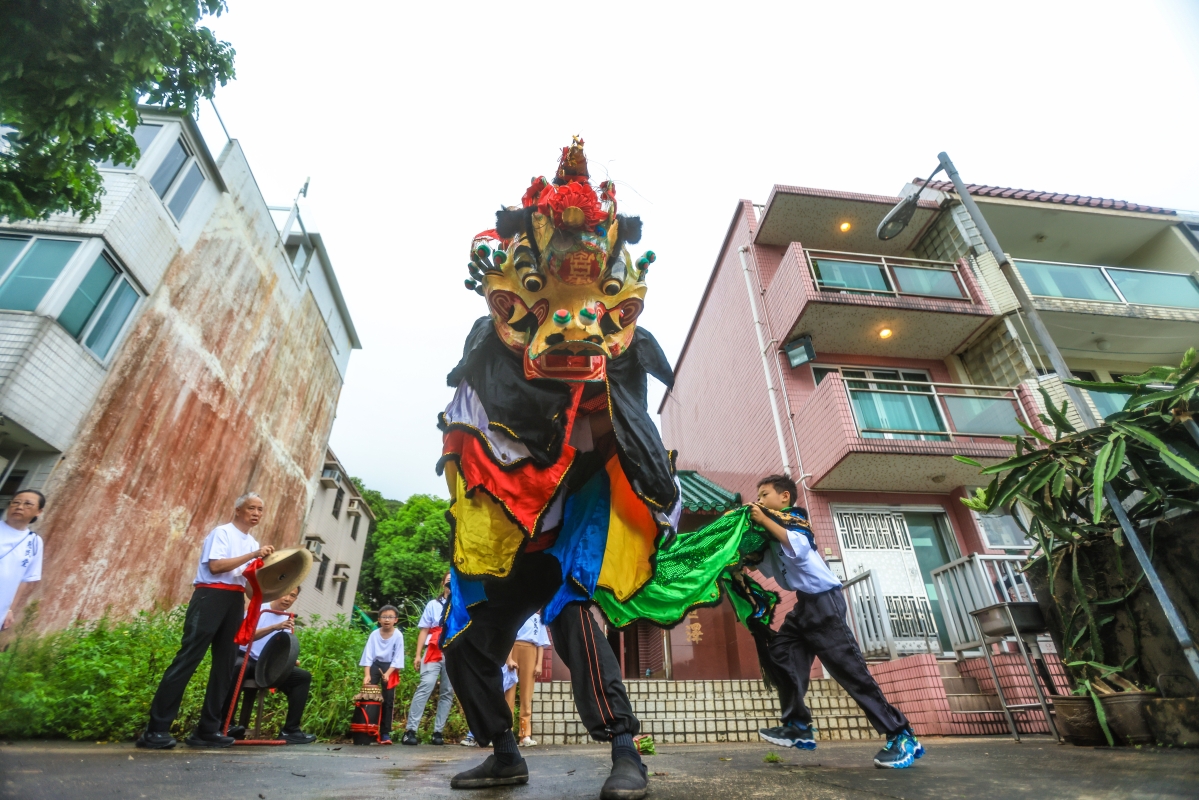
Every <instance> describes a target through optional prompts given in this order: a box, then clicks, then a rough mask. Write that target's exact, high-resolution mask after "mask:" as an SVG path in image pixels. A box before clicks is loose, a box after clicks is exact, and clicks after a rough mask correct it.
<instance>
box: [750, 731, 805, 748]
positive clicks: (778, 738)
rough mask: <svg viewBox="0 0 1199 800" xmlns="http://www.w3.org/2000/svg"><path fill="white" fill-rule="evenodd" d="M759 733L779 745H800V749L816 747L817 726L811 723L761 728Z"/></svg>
mask: <svg viewBox="0 0 1199 800" xmlns="http://www.w3.org/2000/svg"><path fill="white" fill-rule="evenodd" d="M758 735H759V736H761V737H762V738H763V739H765V740H766V741H768V742H770V743H771V744H777V745H778V746H779V747H798V748H799V749H800V750H815V749H816V728H814V727H813V726H811V725H780V726H778V727H777V728H760V729H759V730H758Z"/></svg>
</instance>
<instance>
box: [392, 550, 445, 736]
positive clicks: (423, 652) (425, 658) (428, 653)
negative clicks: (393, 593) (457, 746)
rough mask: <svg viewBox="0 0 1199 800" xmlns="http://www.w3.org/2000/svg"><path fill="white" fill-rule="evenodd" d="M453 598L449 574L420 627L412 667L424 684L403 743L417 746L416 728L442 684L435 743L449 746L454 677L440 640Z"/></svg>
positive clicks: (410, 710)
mask: <svg viewBox="0 0 1199 800" xmlns="http://www.w3.org/2000/svg"><path fill="white" fill-rule="evenodd" d="M449 597H450V574H449V573H448V572H447V573H446V575H445V578H444V579H443V580H442V582H441V596H439V597H434V598H433V599H432V600H430V601H429V602H428V603H427V604H426V605H425V610H424V612H423V613H422V614H421V615H420V622H418V623H417V625H418V626H419V627H420V631H418V632H417V635H416V658H415V659H413V661H412V666H413V667H415V668H416V669H417V670H418V671H420V684H419V685H418V686H417V687H416V692H414V693H413V695H412V705H410V706H409V707H408V728H407V730H405V731H404V738H403V739H401V740H400V744H407V745H415V744H417V740H416V729H417V727H418V726H419V725H420V718H421V717H422V716H424V714H425V704H426V703H428V702H429V698H430V697H431V696H432V695H433V687H434V686H436V685H437V682H438V681H441V692H440V693H439V694H438V697H437V716H436V718H434V720H433V744H445V739H444V738H443V737H442V735H441V732H442V730H444V729H445V721H446V720H447V719H449V718H450V708H451V707H452V706H453V705H454V687H453V686H450V675H449V673H448V672H446V669H445V656H444V655H443V654H442V652H441V647H440V645H438V641H439V640H440V639H441V620H442V618H443V617H444V616H445V603H446V600H448V599H449Z"/></svg>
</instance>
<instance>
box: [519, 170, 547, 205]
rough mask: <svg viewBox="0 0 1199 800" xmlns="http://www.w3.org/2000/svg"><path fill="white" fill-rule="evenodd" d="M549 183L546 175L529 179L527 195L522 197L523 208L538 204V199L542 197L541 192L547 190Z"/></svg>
mask: <svg viewBox="0 0 1199 800" xmlns="http://www.w3.org/2000/svg"><path fill="white" fill-rule="evenodd" d="M548 185H549V181H547V180H546V179H545V178H544V177H541V178H533V179H532V180H531V181H529V188H528V189H525V196H524V197H522V198H521V199H520V205H521V208H528V207H529V206H533V205H537V200H538V199H539V198H540V197H541V193H542V192H544V191H545V187H546V186H548Z"/></svg>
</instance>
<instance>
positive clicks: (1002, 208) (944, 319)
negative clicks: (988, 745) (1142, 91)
mask: <svg viewBox="0 0 1199 800" xmlns="http://www.w3.org/2000/svg"><path fill="white" fill-rule="evenodd" d="M952 191H953V189H952V186H951V185H946V184H931V185H929V186H920V185H917V184H908V185H907V186H905V187H904V190H903V194H904V195H908V194H910V193H913V192H921V200H920V202H919V204H918V207H917V210H916V214H915V217H914V218H913V220H912V222H911V223H910V224H909V225H908V227H907V229H906V230H905V231H904V233H902V234H901V235H899V236H898V237H896V238H894V239H891V240H889V241H885V242H884V241H880V240H878V239H877V238H876V236H875V229H876V227H877V225H878V224H879V222H880V221H881V219H882V217H883V216H884V215H885V214H886V213H887V211H889V210H890V209H891V208H892V207H893V206H894V205H895V203H896V202H897V201H898V198H895V197H880V196H871V195H861V194H852V193H847V192H836V191H825V190H817V189H805V188H799V187H791V186H776V187H775V188H774V190H773V192H772V193H771V195H770V198H769V199H768V200H767V202H766V204H765V205H764V206H756V205H754V204H753V203H751V202H749V201H741V202H739V203H738V204H737V205H736V207H735V208H734V209H732V211H733V214H732V219H731V220H730V223H729V227H728V231H727V234H726V236H725V239H724V242H723V244H722V246H721V248H720V252H719V253H718V254H717V255H716V259H715V266H714V268H713V270H712V273H711V276H710V278H709V280H708V285H707V287H706V289H705V291H704V295H703V299H702V301H701V303H700V306H699V310H698V312H697V313H696V316H695V320H694V322H693V324H692V327H691V330H690V332H689V334H688V337H687V340H686V343H685V345H684V347H683V350H682V353H681V355H680V356H679V360H678V363H677V364H676V366H675V372H676V382H675V385H674V388H673V389H672V390H671V391H670V392H668V393H667V394H666V396H665V398H664V399H663V401H662V405H661V407H660V409H659V411H660V414H661V420H662V434H663V439H664V441H665V443H666V445H667V446H668V447H670V448H673V449H677V450H678V451H679V459H678V466H679V468H680V469H681V470H689V471H693V472H694V473H695V474H697V475H698V476H699V478H698V480H704V481H705V483H707V484H714V485H715V487H716V488H715V491H717V492H719V491H724V493H725V494H726V496H727V497H728V498H733V497H734V496H735V495H736V494H740V495H741V496H742V497H745V498H751V497H754V496H755V495H756V483H757V480H758V479H759V478H761V477H763V476H765V475H767V474H770V473H778V472H787V473H790V474H791V475H792V477H794V478H796V480H797V482H798V483H799V484H800V487H801V488H800V497H799V498H798V501H799V503H800V504H802V505H804V506H805V507H806V508H807V509H808V510H809V512H810V514H811V518H812V521H813V525H814V529H815V534H816V539H817V544H818V545H819V546H820V547H821V548H822V550H823V552H824V554H825V557H826V558H827V559H828V561H829V562H830V565H832V566H833V567H834V570H835V571H838V572H839V573H840V574H841V576H842V579H843V580H844V581H845V583H846V588H845V591H846V594H847V599H848V600H849V604H850V608H851V615H852V616H853V617H854V619H853V623H854V627H855V630H856V632H857V634H858V637H859V641H860V643H861V645H862V649H863V651H864V652H865V653H866V655H867V657H868V659H870V660H871V662H872V667H871V668H872V671H874V673H875V675H876V677H877V678H878V680H879V682H880V683H881V684H882V685H883V688H884V689H885V690H886V691H887V692H888V695H889V696H891V697H893V698H894V699H895V701H896V702H897V704H898V705H900V706H901V707H902V708H903V710H904V711H905V713H907V714H908V716H909V717H910V718H911V719H912V720H913V722H914V723H915V724H916V726H917V732H918V733H925V734H949V733H982V732H995V733H998V732H1003V731H1005V730H1006V725H1005V723H1004V718H1003V716H1002V714H1001V713H1000V712H999V711H998V709H999V706H998V704H997V698H996V697H995V696H994V681H993V680H992V677H991V674H990V673H989V671H988V669H987V667H986V664H985V662H984V661H983V659H982V658H981V657H980V653H981V650H980V647H981V644H980V642H979V640H978V632H977V628H975V627H974V626H973V621H972V618H971V617H970V615H969V613H968V611H969V610H970V608H977V607H978V605H977V604H978V602H981V601H980V600H978V599H977V598H976V599H975V601H974V605H971V602H970V601H969V600H967V599H966V598H965V596H964V594H963V590H962V588H961V587H962V586H964V585H965V584H964V583H963V581H965V582H973V583H972V585H974V586H975V588H976V589H977V590H978V591H979V592H981V593H982V600H987V599H988V598H989V599H990V600H991V601H994V602H998V601H999V600H1003V599H1017V597H1016V595H1019V594H1020V593H1021V592H1027V591H1028V589H1027V586H1026V585H1025V584H1024V583H1023V579H1022V578H1021V577H1020V575H1019V571H1018V570H1019V567H1020V565H1021V564H1022V563H1023V560H1024V559H1025V558H1026V557H1027V555H1028V551H1029V548H1030V546H1031V545H1030V543H1029V542H1027V541H1026V540H1025V539H1024V537H1023V535H1022V533H1021V532H1020V528H1019V526H1018V525H1017V524H1016V522H1015V521H1014V520H1013V519H1011V518H1010V517H1007V516H1003V515H996V516H987V517H980V516H979V515H977V514H975V513H973V512H971V511H970V510H969V509H967V508H966V507H965V506H964V505H962V503H961V502H960V500H961V499H962V498H963V497H964V496H965V495H966V494H967V493H970V492H972V491H973V489H974V488H975V487H977V486H979V485H981V484H982V483H983V481H984V479H983V478H980V476H979V475H978V469H977V468H976V467H972V466H969V465H967V464H964V463H961V462H958V461H955V460H954V459H953V458H952V456H953V455H955V454H960V455H965V456H969V457H971V458H973V459H975V460H977V461H978V462H981V463H982V464H984V465H989V464H994V463H997V462H999V461H1001V460H1003V459H1004V458H1007V457H1009V456H1010V455H1011V454H1012V452H1013V450H1012V445H1011V444H1009V443H1008V442H1005V441H1004V440H1003V439H1002V438H1001V437H1002V436H1004V435H1012V434H1018V433H1020V432H1021V429H1020V427H1019V424H1018V423H1019V422H1024V423H1025V424H1028V425H1032V426H1034V427H1038V428H1042V427H1043V426H1042V424H1041V422H1040V421H1039V420H1038V419H1037V414H1038V413H1039V412H1040V411H1041V410H1042V409H1041V404H1042V403H1043V400H1042V396H1041V392H1040V391H1039V389H1045V390H1046V391H1047V392H1048V394H1049V395H1050V396H1051V397H1052V398H1054V399H1055V401H1056V403H1057V404H1059V405H1060V403H1061V401H1062V400H1063V399H1065V390H1064V387H1063V385H1062V384H1061V382H1060V380H1059V378H1058V376H1056V375H1055V374H1053V372H1052V369H1051V368H1049V365H1048V358H1046V357H1045V354H1044V353H1043V352H1041V351H1039V350H1038V348H1037V347H1036V346H1034V344H1033V342H1032V340H1031V337H1030V336H1029V335H1028V333H1027V327H1026V321H1025V320H1024V318H1023V315H1022V314H1021V313H1020V311H1019V307H1018V303H1017V301H1016V299H1015V294H1014V293H1013V291H1012V289H1011V287H1010V285H1009V284H1008V283H1007V281H1006V280H1005V278H1004V277H1003V274H1002V273H1001V272H1000V270H999V267H998V265H997V263H996V261H995V259H994V257H993V256H992V255H991V254H990V253H989V252H988V251H987V250H986V247H985V245H984V244H983V241H982V238H981V236H980V235H979V233H978V231H977V229H976V228H975V226H974V224H973V222H972V221H971V219H970V217H969V216H968V214H967V213H966V211H965V208H964V207H963V206H962V205H961V204H960V202H959V201H958V199H957V197H956V196H955V195H954V194H953V193H952ZM970 191H971V194H972V195H974V196H975V200H976V201H977V203H978V205H979V206H980V208H981V209H982V212H983V214H984V215H985V216H986V217H987V220H988V221H989V223H990V225H991V227H992V228H993V229H994V231H995V233H996V236H997V238H998V239H999V241H1000V244H1001V245H1002V246H1003V247H1004V249H1005V251H1006V252H1007V253H1008V254H1009V256H1010V258H1011V259H1012V260H1013V261H1014V263H1015V267H1016V276H1017V279H1018V280H1020V281H1021V282H1022V283H1023V284H1024V287H1025V289H1026V290H1027V293H1028V294H1029V295H1030V296H1032V298H1033V302H1034V303H1035V305H1036V306H1037V308H1038V311H1039V312H1040V313H1041V315H1042V318H1043V319H1044V321H1045V323H1046V325H1047V326H1048V328H1049V331H1050V333H1051V334H1052V335H1053V337H1054V340H1055V342H1056V343H1057V345H1058V346H1059V348H1060V349H1061V350H1062V351H1063V352H1064V353H1065V354H1066V359H1067V363H1068V365H1069V366H1070V368H1071V370H1072V372H1073V373H1074V376H1075V377H1078V378H1082V379H1087V380H1110V379H1113V378H1115V377H1118V376H1119V375H1123V374H1129V373H1133V374H1135V373H1138V372H1141V371H1143V370H1144V369H1145V368H1146V367H1148V366H1152V365H1154V364H1159V363H1162V364H1164V363H1178V361H1179V360H1180V359H1181V356H1182V353H1183V352H1184V350H1185V349H1186V348H1187V347H1188V346H1190V345H1193V344H1195V343H1196V338H1197V337H1196V336H1195V330H1197V329H1199V328H1196V325H1195V323H1197V322H1199V283H1197V280H1196V275H1197V274H1199V273H1197V270H1199V246H1197V245H1199V240H1197V239H1196V233H1197V231H1199V218H1196V217H1194V216H1188V215H1187V214H1185V213H1182V212H1176V211H1173V210H1171V209H1163V208H1157V207H1149V206H1139V205H1135V204H1129V203H1121V202H1118V201H1108V200H1103V199H1100V198H1085V197H1082V198H1080V197H1077V196H1067V195H1054V194H1049V193H1042V192H1023V191H1019V190H1012V189H1002V188H998V187H989V186H975V187H970ZM1087 402H1088V403H1091V404H1093V406H1094V411H1096V412H1097V414H1098V416H1100V417H1102V416H1105V415H1106V414H1110V413H1112V412H1113V411H1115V410H1117V409H1118V407H1119V405H1121V404H1122V403H1121V401H1120V400H1119V396H1118V395H1098V394H1096V395H1094V396H1093V397H1088V398H1087ZM1113 403H1115V405H1114V406H1113V405H1112V404H1113ZM717 420H719V423H718V424H716V422H715V421H717ZM692 482H693V483H694V482H695V480H694V479H693V481H692ZM687 489H688V487H686V486H685V487H684V494H685V495H687V494H688V490H687ZM695 493H696V490H695V488H694V487H692V488H691V491H690V494H691V495H693V496H694V495H695ZM730 502H731V501H730ZM689 508H690V507H689ZM693 522H694V523H695V524H701V523H702V520H701V519H699V518H693ZM955 587H957V588H955ZM784 597H785V598H786V595H784ZM790 604H791V603H790V600H789V599H785V600H784V603H783V607H782V608H781V609H780V613H779V614H778V616H777V617H776V620H777V621H779V622H781V619H782V615H783V613H785V612H786V611H787V610H788V609H789V607H790ZM699 613H700V614H701V615H704V616H697V618H696V621H697V622H699V623H700V628H699V629H697V632H698V631H699V630H702V631H704V632H707V636H708V640H707V641H706V642H704V643H703V645H702V646H703V647H704V648H706V652H707V653H708V654H709V655H707V656H705V658H704V659H703V663H704V664H705V667H704V668H703V670H704V673H705V674H698V673H697V674H694V675H692V674H686V675H682V674H680V672H688V670H689V669H690V668H689V667H688V666H687V663H686V662H680V661H679V660H678V659H677V658H675V660H674V663H673V664H672V665H669V666H664V667H663V671H664V672H673V675H672V677H674V678H676V679H678V678H680V677H687V678H726V679H730V678H731V679H737V678H752V677H756V676H757V666H756V662H754V661H753V659H752V655H753V648H752V644H749V643H748V641H747V636H746V634H745V632H744V631H742V630H740V629H739V628H738V626H736V625H735V624H729V623H731V622H732V620H731V614H728V613H727V612H726V611H725V610H722V609H710V610H705V611H702V612H699ZM725 616H728V617H729V619H728V620H725V619H724V617H725ZM683 629H684V626H679V627H678V628H676V629H675V630H674V631H671V632H669V633H668V634H667V635H666V636H665V641H666V647H665V650H666V654H665V658H666V660H667V661H668V662H669V660H670V658H671V657H672V656H673V655H674V654H675V653H679V650H680V648H679V643H681V642H684V641H685V634H684V633H681V632H680V631H681V630H683ZM647 635H648V630H647V631H638V632H637V633H636V634H634V636H635V637H637V638H640V639H644V638H645V637H646V636H647ZM625 636H626V641H625V649H626V651H627V650H628V649H629V645H630V642H629V641H628V636H629V634H628V633H626V634H625ZM617 644H619V643H617ZM693 644H695V645H696V646H700V645H699V644H696V643H693ZM1042 644H1043V645H1044V647H1045V649H1046V650H1047V651H1049V652H1046V657H1045V661H1046V663H1047V666H1048V671H1049V672H1050V673H1052V680H1053V682H1054V684H1055V688H1056V689H1057V690H1058V691H1065V689H1066V680H1065V673H1064V670H1063V669H1062V667H1061V664H1060V662H1059V661H1057V659H1056V657H1055V656H1054V655H1053V654H1052V652H1051V650H1052V646H1051V645H1050V644H1049V643H1048V641H1047V640H1043V641H1042ZM688 655H690V651H689V652H688ZM746 656H749V657H748V658H747V657H746ZM627 661H628V658H627V657H626V662H627ZM655 663H657V662H655ZM815 671H816V672H820V667H819V666H817V668H816V670H815ZM996 672H997V674H998V676H999V680H1000V682H1001V683H1002V684H1003V686H1004V687H1005V695H1006V696H1007V700H1008V702H1009V703H1020V702H1035V699H1036V698H1035V696H1034V695H1033V690H1032V682H1031V678H1030V676H1029V673H1028V670H1027V668H1026V667H1025V665H1024V662H1023V660H1022V658H1021V657H1020V656H1019V655H1018V654H1016V653H1015V652H1012V653H1003V652H999V653H997V655H996ZM716 673H720V674H716ZM637 674H642V675H643V674H644V672H643V671H641V670H639V671H638V673H637ZM630 677H632V675H630ZM817 677H818V676H817ZM970 712H974V713H970ZM978 712H986V713H978ZM1017 722H1018V724H1019V725H1020V727H1021V729H1023V730H1043V729H1044V723H1043V721H1042V717H1041V715H1040V712H1039V710H1038V711H1037V712H1035V713H1032V712H1024V713H1019V714H1017Z"/></svg>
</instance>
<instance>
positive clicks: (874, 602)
mask: <svg viewBox="0 0 1199 800" xmlns="http://www.w3.org/2000/svg"><path fill="white" fill-rule="evenodd" d="M841 591H842V592H843V593H844V595H845V605H846V609H847V611H848V612H849V620H848V621H849V625H850V627H851V628H853V632H854V636H856V637H857V640H858V647H859V649H861V651H862V655H864V656H866V657H867V658H892V659H894V658H899V649H898V648H897V647H896V646H895V636H894V635H893V634H892V632H891V614H890V613H889V612H888V611H887V605H886V602H885V601H884V599H883V593H882V591H880V590H879V588H878V579H877V578H875V577H874V573H872V572H871V571H870V570H866V571H865V572H863V573H861V574H859V575H854V576H853V577H852V578H850V579H849V580H847V581H845V583H844V585H843V586H842V587H841Z"/></svg>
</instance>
